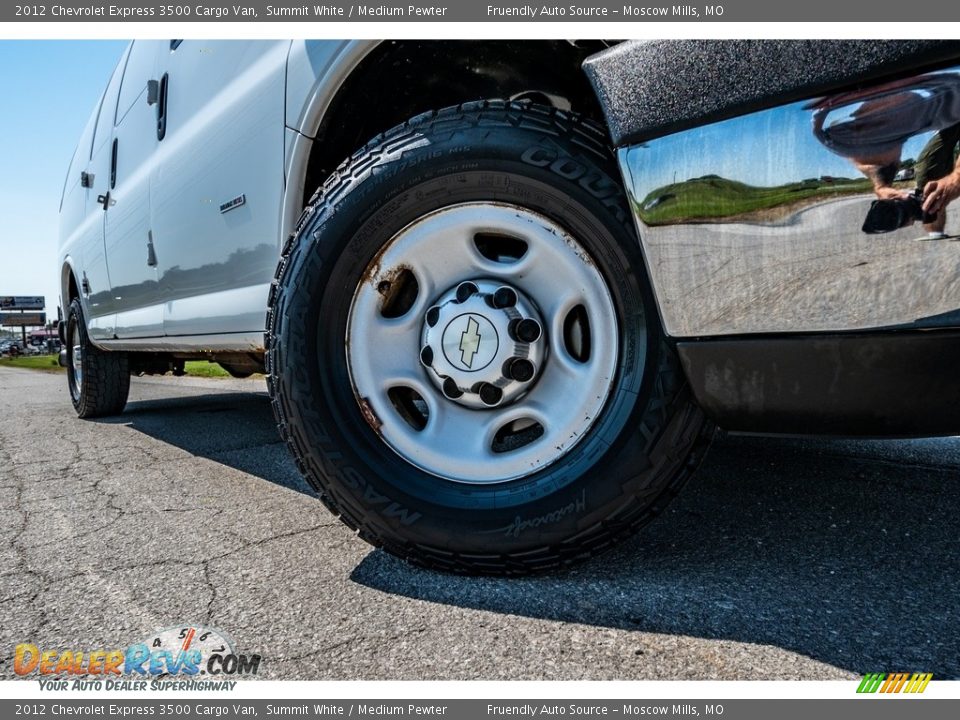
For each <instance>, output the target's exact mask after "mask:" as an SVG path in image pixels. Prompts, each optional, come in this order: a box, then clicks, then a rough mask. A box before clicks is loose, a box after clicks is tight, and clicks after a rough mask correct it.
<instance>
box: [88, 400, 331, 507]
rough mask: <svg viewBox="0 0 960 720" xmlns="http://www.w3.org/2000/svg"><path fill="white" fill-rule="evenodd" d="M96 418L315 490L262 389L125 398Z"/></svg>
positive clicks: (277, 480) (275, 480) (292, 485)
mask: <svg viewBox="0 0 960 720" xmlns="http://www.w3.org/2000/svg"><path fill="white" fill-rule="evenodd" d="M96 422H103V423H109V424H115V425H128V426H129V427H131V428H133V429H134V430H137V431H139V432H142V433H144V434H145V435H149V436H150V437H152V438H156V439H157V440H160V441H161V442H165V443H168V444H170V445H174V446H176V447H178V448H181V449H183V450H186V451H187V452H189V453H191V454H193V455H197V456H200V457H205V458H209V459H211V460H215V461H217V462H219V463H222V464H224V465H227V466H229V467H232V468H236V469H237V470H241V471H243V472H245V473H249V474H250V475H254V476H256V477H260V478H263V479H264V480H268V481H270V482H272V483H275V484H277V485H281V486H283V487H286V488H290V489H291V490H296V491H297V492H301V493H305V494H307V495H315V493H314V492H313V490H312V489H310V487H309V486H308V485H307V483H306V482H305V481H304V480H303V477H302V476H301V475H300V473H299V472H298V471H297V468H296V466H295V465H294V462H293V458H292V457H291V456H290V453H289V452H288V451H287V448H286V446H285V445H284V444H283V442H282V441H281V440H280V435H279V434H278V432H277V426H276V423H275V422H274V419H273V412H272V411H271V409H270V399H269V398H268V397H267V396H266V395H265V394H264V393H254V392H237V393H210V394H199V395H194V396H187V397H169V398H163V399H158V400H138V401H135V402H130V403H128V404H127V407H126V409H125V410H124V411H123V414H122V415H118V416H116V417H111V418H104V419H101V420H98V421H96Z"/></svg>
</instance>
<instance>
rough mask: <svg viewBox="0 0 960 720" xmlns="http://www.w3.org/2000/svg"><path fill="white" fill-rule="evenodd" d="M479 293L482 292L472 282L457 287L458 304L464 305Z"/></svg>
mask: <svg viewBox="0 0 960 720" xmlns="http://www.w3.org/2000/svg"><path fill="white" fill-rule="evenodd" d="M478 292H480V291H479V290H478V289H477V286H476V285H474V284H473V283H472V282H469V281H468V282H462V283H460V285H459V286H458V287H457V302H459V303H462V302H464V301H465V300H466V299H467V298H469V297H470V296H471V295H475V294H476V293H478Z"/></svg>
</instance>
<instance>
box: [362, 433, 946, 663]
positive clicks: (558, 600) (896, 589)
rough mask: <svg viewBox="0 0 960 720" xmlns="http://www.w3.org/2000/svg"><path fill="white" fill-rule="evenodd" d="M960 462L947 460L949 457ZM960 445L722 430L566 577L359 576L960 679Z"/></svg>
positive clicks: (516, 610)
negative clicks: (634, 519)
mask: <svg viewBox="0 0 960 720" xmlns="http://www.w3.org/2000/svg"><path fill="white" fill-rule="evenodd" d="M945 458H946V460H945ZM958 479H960V442H958V441H957V440H929V441H912V442H893V443H891V442H886V443H881V442H851V441H846V442H844V441H793V440H771V439H758V438H725V439H722V440H718V441H717V443H716V444H715V445H714V447H713V449H712V450H711V452H710V455H709V457H708V458H707V460H706V462H705V464H704V467H703V469H702V470H701V471H700V473H699V474H698V476H697V477H696V478H695V479H694V481H693V482H692V483H691V486H690V487H688V488H687V490H686V492H685V493H683V494H681V497H680V498H679V499H678V501H677V502H676V503H675V504H674V505H673V506H672V508H670V509H669V510H668V511H667V512H666V513H665V515H664V517H661V518H660V519H658V520H657V521H656V522H654V523H653V524H652V525H651V526H649V527H648V528H647V529H646V530H644V531H643V532H641V534H640V536H639V537H638V538H636V539H635V540H633V541H631V542H628V543H626V544H625V545H623V546H621V547H620V548H618V549H616V550H614V551H613V552H611V553H608V554H606V555H603V556H601V557H599V558H597V559H595V560H593V561H591V562H589V563H587V564H585V565H582V566H580V567H577V568H574V569H572V570H569V571H566V572H564V573H562V574H557V575H553V576H546V577H539V578H532V579H519V580H517V579H512V580H499V579H488V578H461V577H452V576H447V575H441V574H437V573H432V572H426V571H421V570H417V569H413V568H411V567H409V566H408V565H406V564H404V563H402V562H400V561H398V560H396V559H394V558H392V557H391V556H389V555H387V554H385V553H384V552H382V551H379V550H378V551H374V552H372V553H370V554H369V555H368V556H367V557H366V558H365V559H364V560H363V561H362V562H361V563H360V564H359V565H358V566H357V567H356V568H355V569H354V571H353V573H352V579H353V580H354V581H355V582H357V583H360V584H362V585H365V586H368V587H371V588H374V589H378V590H381V591H384V592H388V593H396V594H398V595H403V596H406V597H410V598H418V599H422V600H427V601H430V602H436V603H444V604H449V605H454V606H460V607H466V608H475V609H481V610H487V611H493V612H498V613H509V614H515V615H521V616H526V617H533V618H541V619H547V620H554V621H561V622H575V623H584V624H588V625H593V626H603V627H610V628H618V629H624V630H637V631H644V632H654V633H669V634H679V635H688V636H695V637H701V638H711V639H728V640H735V641H739V642H745V643H760V644H766V645H772V646H776V647H780V648H783V649H787V650H791V651H794V652H797V653H800V654H802V655H805V656H808V657H811V658H814V659H816V660H820V661H822V662H826V663H829V664H831V665H834V666H837V667H840V668H844V669H847V670H850V671H852V672H855V673H865V672H893V671H918V672H920V671H923V672H932V673H934V676H935V677H939V678H941V679H946V678H958V677H960V552H958V538H960V493H958V490H960V482H958Z"/></svg>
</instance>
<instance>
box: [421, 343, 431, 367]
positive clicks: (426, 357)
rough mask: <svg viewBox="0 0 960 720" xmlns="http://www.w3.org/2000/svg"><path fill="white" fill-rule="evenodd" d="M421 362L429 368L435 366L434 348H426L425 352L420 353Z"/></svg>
mask: <svg viewBox="0 0 960 720" xmlns="http://www.w3.org/2000/svg"><path fill="white" fill-rule="evenodd" d="M420 362H422V363H423V364H424V365H426V366H427V367H430V366H431V365H433V348H432V347H430V346H429V345H427V346H425V347H424V348H423V350H421V351H420Z"/></svg>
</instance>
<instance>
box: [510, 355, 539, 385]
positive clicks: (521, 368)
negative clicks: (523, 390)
mask: <svg viewBox="0 0 960 720" xmlns="http://www.w3.org/2000/svg"><path fill="white" fill-rule="evenodd" d="M506 375H507V377H508V378H510V379H512V380H516V381H517V382H530V380H532V379H533V363H532V362H530V361H529V360H527V359H526V358H514V359H513V360H510V361H509V362H508V364H507V372H506Z"/></svg>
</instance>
